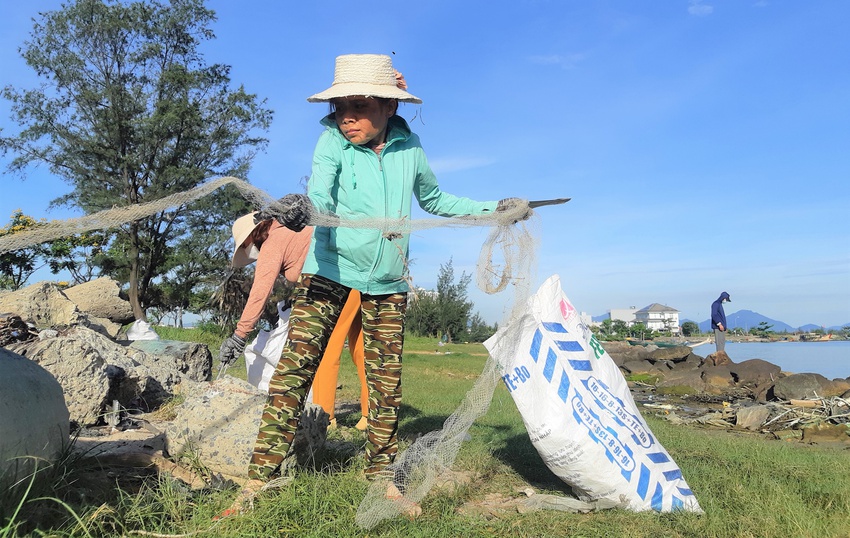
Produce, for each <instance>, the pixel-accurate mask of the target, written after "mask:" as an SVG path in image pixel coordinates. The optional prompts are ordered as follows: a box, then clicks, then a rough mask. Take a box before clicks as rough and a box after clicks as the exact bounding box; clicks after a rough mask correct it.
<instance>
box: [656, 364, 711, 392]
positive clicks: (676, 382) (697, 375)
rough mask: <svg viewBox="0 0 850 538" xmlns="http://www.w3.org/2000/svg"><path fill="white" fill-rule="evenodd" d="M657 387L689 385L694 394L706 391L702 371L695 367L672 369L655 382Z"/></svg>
mask: <svg viewBox="0 0 850 538" xmlns="http://www.w3.org/2000/svg"><path fill="white" fill-rule="evenodd" d="M657 386H658V388H659V389H664V388H670V387H689V388H691V389H692V392H693V393H694V394H699V393H703V392H706V391H707V386H706V383H705V381H703V379H702V372H701V371H700V370H697V369H684V368H681V369H673V370H670V371H669V372H668V373H667V374H665V375H664V379H663V380H661V381H659V382H658V384H657Z"/></svg>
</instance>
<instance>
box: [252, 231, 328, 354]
mask: <svg viewBox="0 0 850 538" xmlns="http://www.w3.org/2000/svg"><path fill="white" fill-rule="evenodd" d="M312 236H313V227H312V226H307V227H305V228H304V229H303V230H301V231H300V232H293V231H292V230H290V229H289V228H286V227H285V226H281V225H280V223H279V222H277V221H273V222H272V225H271V228H269V237H268V239H266V240H265V242H263V246H262V247H261V248H260V254H259V256H257V267H256V268H255V269H254V283H253V284H252V285H251V293H249V294H248V302H247V303H246V304H245V309H244V310H242V316H241V317H240V318H239V323H237V324H236V331H235V333H236V335H237V336H239V337H240V338H245V337H246V336H248V333H250V332H251V331H253V330H254V327H255V326H256V325H257V320H259V319H260V316H262V315H263V309H264V308H265V306H266V301H268V300H269V296H270V295H271V293H272V288H274V281H275V280H276V279H277V276H278V275H283V277H284V278H285V279H286V280H288V281H289V282H295V281H297V280H298V277H299V276H300V275H301V268H302V267H303V266H304V259H305V258H306V257H307V251H308V250H309V249H310V239H311V238H312Z"/></svg>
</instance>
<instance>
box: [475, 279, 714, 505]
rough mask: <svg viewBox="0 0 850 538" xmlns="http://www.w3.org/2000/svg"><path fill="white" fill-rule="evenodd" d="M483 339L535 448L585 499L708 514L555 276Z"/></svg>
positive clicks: (618, 371)
mask: <svg viewBox="0 0 850 538" xmlns="http://www.w3.org/2000/svg"><path fill="white" fill-rule="evenodd" d="M484 345H485V346H486V347H487V349H488V350H489V351H490V355H491V356H492V357H493V358H494V359H496V361H497V362H498V363H499V366H500V368H501V373H502V374H503V375H502V380H503V381H504V383H505V386H506V387H507V388H508V391H509V392H510V394H511V396H512V397H513V399H514V402H515V403H516V405H517V408H518V409H519V411H520V414H521V415H522V419H523V422H524V423H525V426H526V429H527V430H528V434H529V437H530V438H531V442H532V444H533V445H534V447H535V448H536V449H537V452H538V453H539V454H540V456H541V457H542V458H543V461H544V462H545V463H546V466H547V467H549V469H550V470H551V471H552V472H553V473H554V474H555V475H557V476H558V477H559V478H561V480H563V481H564V482H566V483H567V484H569V485H570V486H571V487H572V489H573V491H574V492H575V493H576V494H577V495H578V496H579V498H580V499H581V500H584V501H595V500H599V499H608V500H611V501H614V502H617V501H621V502H624V503H627V504H626V506H625V507H626V508H628V509H630V510H634V511H641V510H650V509H651V510H656V511H659V512H669V511H673V510H688V511H692V512H700V513H701V512H702V509H701V508H700V506H699V503H698V502H697V499H696V497H695V496H694V494H693V492H692V491H691V490H690V488H689V487H688V484H687V483H686V482H685V479H684V478H683V477H682V472H681V470H680V469H679V467H678V466H677V465H676V463H675V462H674V461H673V458H672V457H670V454H668V453H667V451H666V450H665V449H664V447H662V446H661V443H659V441H658V439H656V438H655V436H654V435H653V434H652V432H651V431H650V430H649V427H648V426H647V424H646V422H645V421H644V419H643V417H642V416H641V415H640V412H639V411H638V409H637V406H636V405H635V402H634V399H633V398H632V395H631V392H630V391H629V387H628V385H627V384H626V380H625V378H624V377H623V375H622V374H621V373H620V370H619V369H618V368H617V366H616V365H615V364H614V361H613V360H612V359H611V357H610V356H609V355H608V354H607V353H606V352H605V350H604V349H603V348H602V346H601V345H600V344H599V342H598V341H597V340H596V337H595V336H594V335H593V333H591V332H590V329H589V328H588V327H587V326H586V325H584V324H582V323H581V320H580V319H579V315H578V312H576V310H575V308H573V306H572V304H570V301H569V299H568V298H567V296H566V295H564V293H563V291H561V284H560V279H559V278H558V276H557V275H554V276H552V277H550V278H549V279H548V280H547V281H546V282H545V283H544V284H543V285H542V286H541V287H540V289H539V290H538V292H537V294H536V295H535V296H533V297H531V298H530V299H529V302H528V308H527V310H526V312H525V313H524V314H523V315H522V316H521V317H519V318H518V319H515V320H513V321H512V322H511V323H510V324H508V325H507V326H505V327H504V328H502V329H500V330H499V331H498V332H497V333H496V334H495V335H493V336H492V337H491V338H490V339H489V340H487V341H486V342H484Z"/></svg>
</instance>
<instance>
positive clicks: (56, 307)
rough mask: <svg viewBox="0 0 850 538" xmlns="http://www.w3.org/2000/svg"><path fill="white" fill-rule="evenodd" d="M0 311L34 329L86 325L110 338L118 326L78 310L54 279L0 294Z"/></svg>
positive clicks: (118, 328)
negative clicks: (30, 325)
mask: <svg viewBox="0 0 850 538" xmlns="http://www.w3.org/2000/svg"><path fill="white" fill-rule="evenodd" d="M0 312H10V313H13V314H15V315H17V316H20V317H21V318H23V319H24V320H25V321H28V322H30V323H32V324H33V325H35V326H36V327H37V328H38V329H48V328H50V329H55V328H60V329H61V328H67V327H72V326H75V325H81V326H84V327H89V328H91V329H93V330H95V331H98V332H100V333H101V334H105V335H107V336H110V337H112V338H115V336H116V335H117V334H118V331H119V330H120V329H121V325H119V324H117V323H113V322H112V321H110V320H108V319H107V318H100V317H97V316H96V315H93V314H88V313H86V312H83V311H81V310H80V309H79V308H78V307H77V304H76V303H75V302H74V301H72V300H71V299H69V298H68V296H67V295H65V293H64V292H63V291H62V290H61V289H59V286H58V285H56V283H54V282H47V281H44V282H38V283H36V284H33V285H31V286H27V287H26V288H23V289H21V290H17V291H13V292H10V293H6V294H3V295H2V296H0Z"/></svg>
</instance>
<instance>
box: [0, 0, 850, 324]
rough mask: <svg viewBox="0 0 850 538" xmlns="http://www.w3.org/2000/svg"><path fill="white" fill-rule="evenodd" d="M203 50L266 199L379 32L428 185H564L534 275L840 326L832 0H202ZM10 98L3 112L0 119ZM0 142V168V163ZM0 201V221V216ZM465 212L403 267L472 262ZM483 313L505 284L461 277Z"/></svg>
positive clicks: (14, 37) (846, 77)
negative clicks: (229, 94)
mask: <svg viewBox="0 0 850 538" xmlns="http://www.w3.org/2000/svg"><path fill="white" fill-rule="evenodd" d="M208 5H209V6H210V7H211V8H212V9H214V10H216V12H217V15H218V22H217V23H216V24H215V25H214V26H213V30H214V31H215V33H216V35H217V39H216V40H214V41H212V42H208V43H206V44H205V45H204V49H203V50H204V51H205V55H206V59H207V61H208V62H210V63H213V62H217V63H225V64H229V65H231V66H232V67H233V69H232V80H233V83H234V85H238V84H244V85H245V87H246V89H247V90H248V91H249V92H252V93H256V94H258V95H259V96H260V97H263V98H266V99H267V100H268V105H269V107H270V108H272V109H274V110H275V119H274V123H273V125H272V128H271V130H270V132H269V133H268V137H269V139H270V141H271V143H270V145H269V148H268V151H267V152H266V153H265V154H263V155H260V156H259V157H258V158H257V159H256V161H255V165H254V167H253V169H252V171H251V173H250V176H249V177H248V178H247V179H249V180H250V181H251V182H252V183H253V184H255V185H257V186H259V187H261V188H263V189H265V190H266V191H268V192H269V193H271V194H272V195H274V196H281V195H283V194H285V193H287V192H292V191H298V190H299V188H300V187H299V180H300V178H302V177H303V176H306V175H308V174H309V171H310V159H311V154H312V150H313V147H314V145H315V142H316V139H317V137H318V135H319V133H320V126H319V124H318V120H319V119H320V117H321V116H322V115H323V114H324V113H325V112H326V108H325V106H323V105H317V104H310V103H307V102H306V97H307V96H309V95H311V94H313V93H316V92H318V91H321V90H323V89H325V88H326V87H327V86H329V85H330V83H331V81H332V78H333V63H334V58H335V57H336V56H337V55H339V54H346V53H385V54H391V55H392V56H393V60H394V63H395V65H396V67H397V68H398V69H399V70H400V71H402V72H403V73H404V74H405V77H406V79H407V82H408V84H409V86H410V91H411V92H412V93H413V94H415V95H417V96H419V97H421V98H422V99H423V100H424V104H423V105H421V106H419V105H403V106H402V107H401V109H400V114H401V115H402V116H404V117H405V118H406V119H408V121H410V123H411V127H412V128H413V129H414V131H416V132H417V133H418V134H419V135H420V137H421V139H422V142H423V146H424V147H425V150H426V152H427V154H428V156H429V159H430V161H431V164H432V167H433V168H434V170H435V172H436V173H437V176H438V178H439V180H440V185H441V187H442V188H443V190H446V191H448V192H452V193H454V194H459V195H464V196H469V197H472V198H475V199H480V200H496V199H500V198H504V197H507V196H519V197H523V198H528V199H539V198H554V197H572V201H571V202H570V203H568V204H566V205H564V206H558V207H550V208H543V209H540V210H539V211H538V216H537V217H536V223H535V229H536V230H537V232H538V237H539V247H538V250H537V253H538V270H537V274H536V276H535V280H536V281H537V282H542V281H543V280H545V278H546V277H548V276H549V275H552V274H556V273H557V274H559V275H560V276H561V280H562V285H563V288H564V291H565V292H566V294H567V295H568V296H569V297H570V299H571V301H572V302H573V303H574V305H575V306H576V308H577V309H579V310H581V311H585V312H588V313H590V314H592V315H600V314H603V313H605V312H606V311H607V310H609V309H611V308H627V307H629V306H636V307H638V308H641V307H644V306H647V305H649V304H651V303H654V302H657V303H662V304H666V305H669V306H671V307H673V308H676V309H678V310H679V311H680V312H681V314H680V315H681V317H683V318H689V319H693V320H696V321H702V320H704V319H706V318H707V317H708V315H709V307H710V304H711V302H712V301H713V300H714V299H715V298H716V297H717V296H718V295H719V294H720V292H721V291H724V290H725V291H728V292H729V293H730V294H731V295H732V299H733V303H732V304H731V305H730V306H729V307H727V308H726V310H727V312H734V311H737V310H739V309H747V310H754V311H757V312H759V313H761V314H764V315H766V316H768V317H771V318H773V319H777V320H781V321H784V322H786V323H788V324H790V325H792V326H800V325H803V324H807V323H815V324H818V325H824V326H832V325H838V324H846V323H850V217H848V211H850V68H848V58H850V39H847V37H846V24H847V21H848V20H850V2H845V1H838V0H835V1H811V2H787V1H786V2H780V1H763V0H762V1H755V0H734V1H732V0H722V1H721V0H717V1H710V0H702V1H694V0H666V1H664V2H658V1H654V0H632V1H589V0H582V1H555V0H553V1H546V0H539V1H516V0H515V1H492V0H491V1H486V2H484V1H465V2H457V1H427V0H426V1H422V2H418V3H414V4H412V5H410V6H408V5H407V4H404V3H401V4H381V5H377V4H376V5H371V6H367V5H366V4H356V3H338V2H330V1H321V0H319V1H311V2H279V1H272V0H266V1H259V0H242V1H239V2H232V1H225V0H216V1H211V2H209V3H208ZM59 6H60V2H59V1H54V0H30V1H29V2H15V3H12V2H5V5H4V8H3V12H4V16H3V17H2V20H0V83H1V84H3V85H7V84H11V85H14V86H17V87H31V86H33V85H35V84H36V83H37V80H36V78H35V76H34V74H33V73H32V72H31V70H29V68H27V67H26V66H25V65H24V63H23V61H22V60H21V59H20V57H19V56H18V53H17V48H18V47H19V46H20V45H21V44H22V43H23V41H24V40H25V39H26V38H27V36H28V34H29V31H30V29H31V22H30V19H31V18H32V17H35V16H37V13H38V12H39V11H45V10H53V9H57V8H59ZM8 111H9V107H8V103H6V102H0V127H2V128H3V129H4V132H5V133H7V134H9V133H11V132H16V130H17V127H16V126H15V125H14V124H12V123H11V122H10V121H9V114H8ZM5 164H6V162H5V161H1V160H0V165H2V166H3V167H4V168H5ZM2 186H3V187H2V188H3V196H2V197H0V218H4V219H5V218H7V216H8V215H10V214H11V212H12V211H13V210H15V209H17V208H21V209H23V210H24V212H25V213H28V214H30V215H33V216H36V217H42V216H43V217H46V218H51V219H53V218H63V217H66V216H69V215H71V214H72V213H70V212H68V211H51V212H47V205H48V202H49V201H50V200H51V199H53V198H55V197H56V196H59V195H61V194H64V193H65V192H67V189H68V186H67V185H65V184H64V183H62V182H61V181H59V180H58V179H56V178H52V177H50V176H49V174H47V172H46V171H45V170H44V169H43V168H34V169H32V170H30V171H29V174H28V178H27V179H26V180H25V181H21V180H20V179H18V178H16V177H11V176H9V175H7V174H4V175H3V176H2ZM3 222H4V223H5V222H7V221H6V220H4V221H3ZM485 237H486V231H485V230H478V229H472V230H456V229H450V230H446V229H443V230H439V229H438V230H427V231H423V232H418V233H416V234H415V236H414V237H413V239H412V241H411V243H412V247H411V256H412V258H413V265H412V271H413V279H414V282H415V283H416V284H417V285H419V286H423V287H426V288H427V287H433V286H434V284H435V283H436V276H437V270H438V267H439V265H440V264H441V263H445V262H446V261H447V260H448V259H449V258H450V257H451V258H452V259H453V261H454V267H455V270H456V272H457V273H460V272H461V271H467V272H473V271H474V267H475V263H476V261H477V257H478V251H479V248H480V246H481V244H482V243H483V241H484V239H485ZM470 295H471V297H472V299H473V300H474V302H475V303H476V308H477V309H478V310H479V311H480V312H481V313H482V314H483V315H484V317H485V318H486V319H488V320H489V321H499V320H500V319H501V317H502V312H503V308H504V306H505V304H506V302H507V300H508V298H507V297H504V296H500V295H497V296H493V297H490V296H486V295H484V294H483V293H482V292H479V291H477V290H471V294H470Z"/></svg>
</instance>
